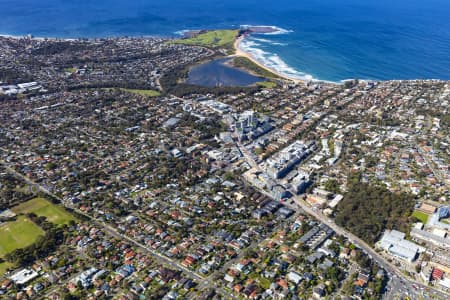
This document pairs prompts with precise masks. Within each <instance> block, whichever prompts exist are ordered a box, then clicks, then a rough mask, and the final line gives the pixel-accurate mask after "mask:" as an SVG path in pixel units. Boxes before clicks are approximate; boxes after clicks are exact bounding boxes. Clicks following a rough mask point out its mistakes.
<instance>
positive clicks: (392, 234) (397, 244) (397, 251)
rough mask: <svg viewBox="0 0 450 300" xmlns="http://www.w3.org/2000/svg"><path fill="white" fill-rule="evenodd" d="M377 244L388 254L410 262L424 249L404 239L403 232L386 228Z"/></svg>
mask: <svg viewBox="0 0 450 300" xmlns="http://www.w3.org/2000/svg"><path fill="white" fill-rule="evenodd" d="M377 245H378V246H379V247H380V248H381V249H383V250H385V251H386V252H388V253H389V254H391V255H393V256H395V257H398V258H400V259H403V260H407V261H409V262H412V261H414V260H415V259H416V257H417V255H418V253H420V252H423V251H424V250H425V249H424V248H423V247H420V246H419V245H416V244H414V243H413V242H410V241H407V240H405V234H404V233H403V232H400V231H397V230H386V231H385V232H384V234H383V237H382V238H381V240H379V241H378V243H377Z"/></svg>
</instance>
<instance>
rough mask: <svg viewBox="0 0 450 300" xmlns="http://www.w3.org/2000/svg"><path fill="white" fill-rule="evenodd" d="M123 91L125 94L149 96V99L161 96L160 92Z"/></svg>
mask: <svg viewBox="0 0 450 300" xmlns="http://www.w3.org/2000/svg"><path fill="white" fill-rule="evenodd" d="M121 90H122V91H125V92H129V93H133V94H137V95H141V96H148V97H158V96H159V95H161V93H160V92H158V91H154V90H136V89H123V88H121Z"/></svg>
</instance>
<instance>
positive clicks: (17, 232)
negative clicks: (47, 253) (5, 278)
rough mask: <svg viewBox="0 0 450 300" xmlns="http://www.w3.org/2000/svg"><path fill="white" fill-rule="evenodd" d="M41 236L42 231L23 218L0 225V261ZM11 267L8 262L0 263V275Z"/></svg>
mask: <svg viewBox="0 0 450 300" xmlns="http://www.w3.org/2000/svg"><path fill="white" fill-rule="evenodd" d="M43 235H44V231H43V230H42V229H41V228H39V226H37V225H36V224H34V223H33V222H32V221H31V220H30V219H28V218H27V217H25V216H19V217H18V218H17V219H16V220H15V221H11V222H4V223H2V224H0V237H1V239H0V261H1V259H2V258H4V256H5V255H6V254H8V253H10V252H12V251H14V250H16V249H19V248H25V247H27V246H30V245H31V244H33V243H34V242H35V241H36V240H37V238H38V237H39V236H43ZM11 266H12V265H11V264H10V263H8V262H0V275H1V274H3V273H5V271H6V269H7V268H8V267H11Z"/></svg>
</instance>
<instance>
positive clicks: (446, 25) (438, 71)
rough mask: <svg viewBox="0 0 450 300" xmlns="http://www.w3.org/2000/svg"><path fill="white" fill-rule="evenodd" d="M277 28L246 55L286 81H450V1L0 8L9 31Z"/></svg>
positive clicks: (234, 0)
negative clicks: (286, 78)
mask: <svg viewBox="0 0 450 300" xmlns="http://www.w3.org/2000/svg"><path fill="white" fill-rule="evenodd" d="M242 24H249V25H273V26H277V27H280V28H283V29H285V31H283V32H284V33H283V34H278V35H259V36H252V37H250V38H249V39H247V40H246V41H245V43H244V44H242V47H243V48H245V49H247V50H248V51H250V52H252V54H253V55H254V56H255V58H257V59H258V60H260V61H261V62H263V63H265V64H267V65H269V66H271V67H273V68H275V69H277V70H278V71H280V72H283V73H285V74H286V75H290V76H295V77H302V78H303V77H306V78H316V79H321V80H330V81H340V80H343V79H347V78H361V79H416V78H439V79H450V1H449V0H363V1H362V0H278V1H271V0H225V1H224V0H195V1H194V0H158V1H155V0H146V1H145V0H77V1H74V0H0V33H1V34H10V35H25V34H33V35H34V36H40V37H42V36H47V37H64V38H70V37H104V36H142V35H145V36H153V35H158V36H175V32H177V31H179V30H183V29H203V28H205V29H213V28H238V27H239V26H240V25H242Z"/></svg>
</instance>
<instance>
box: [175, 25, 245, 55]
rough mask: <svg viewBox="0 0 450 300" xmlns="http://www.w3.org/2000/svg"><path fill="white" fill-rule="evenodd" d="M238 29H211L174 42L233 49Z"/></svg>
mask: <svg viewBox="0 0 450 300" xmlns="http://www.w3.org/2000/svg"><path fill="white" fill-rule="evenodd" d="M238 32H239V31H238V30H211V31H207V32H205V33H201V34H199V35H197V36H195V37H192V38H189V39H180V40H176V41H175V42H174V43H179V44H186V45H196V46H204V47H209V48H219V47H223V48H227V49H228V50H229V51H233V44H234V41H235V40H236V37H237V35H238Z"/></svg>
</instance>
